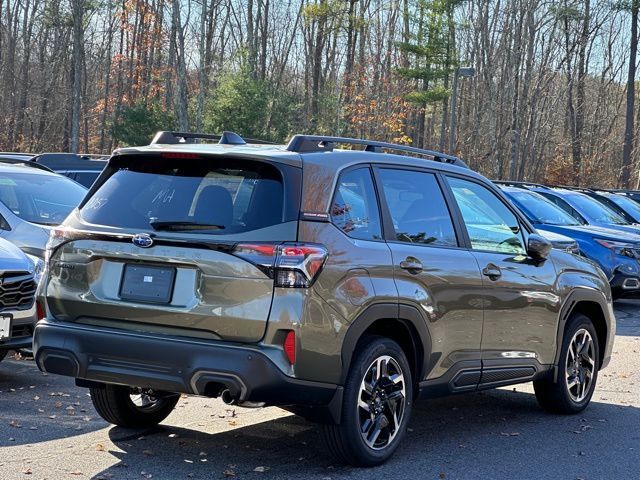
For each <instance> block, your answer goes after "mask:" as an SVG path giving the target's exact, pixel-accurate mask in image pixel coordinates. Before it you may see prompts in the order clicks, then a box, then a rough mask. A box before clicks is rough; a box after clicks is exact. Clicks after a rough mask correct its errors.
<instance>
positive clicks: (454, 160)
mask: <svg viewBox="0 0 640 480" xmlns="http://www.w3.org/2000/svg"><path fill="white" fill-rule="evenodd" d="M336 144H346V145H362V146H364V147H365V148H364V150H365V151H366V152H375V153H381V152H382V151H383V150H395V151H398V152H407V153H415V154H417V155H426V156H429V157H431V159H432V160H435V161H437V162H442V163H450V164H452V165H457V166H459V167H464V168H469V167H468V165H467V164H466V163H464V162H463V161H462V160H460V159H459V158H458V157H456V156H453V155H447V154H446V153H442V152H436V151H433V150H425V149H423V148H417V147H411V146H409V145H400V144H397V143H388V142H378V141H375V140H363V139H360V138H348V137H330V136H324V135H294V136H293V138H292V139H291V140H290V141H289V144H288V145H287V150H289V151H290V152H296V153H314V152H332V151H333V149H334V148H335V145H336Z"/></svg>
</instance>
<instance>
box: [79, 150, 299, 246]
mask: <svg viewBox="0 0 640 480" xmlns="http://www.w3.org/2000/svg"><path fill="white" fill-rule="evenodd" d="M284 198H285V195H284V187H283V180H282V175H281V173H280V171H279V170H278V169H277V168H276V167H274V166H273V165H270V164H266V163H263V162H254V161H248V160H231V159H225V158H214V159H210V158H204V159H161V158H149V157H145V158H141V159H139V160H137V159H136V160H133V161H129V162H127V166H126V168H120V169H118V170H117V171H115V173H113V174H112V175H111V176H110V177H109V178H108V179H107V180H106V181H105V183H103V184H102V185H101V186H100V188H99V189H98V190H97V191H96V192H95V193H94V194H93V196H92V197H91V199H89V200H88V201H87V203H86V204H85V205H84V206H83V207H82V209H81V212H80V215H81V217H82V218H83V220H85V221H86V222H88V223H92V224H98V225H107V226H115V227H120V228H128V229H153V230H166V231H188V232H190V233H206V234H219V235H228V234H233V233H243V232H249V231H253V230H258V229H262V228H266V227H270V226H273V225H278V224H281V223H283V222H284V221H286V220H287V219H286V218H285V211H284V210H285V209H284Z"/></svg>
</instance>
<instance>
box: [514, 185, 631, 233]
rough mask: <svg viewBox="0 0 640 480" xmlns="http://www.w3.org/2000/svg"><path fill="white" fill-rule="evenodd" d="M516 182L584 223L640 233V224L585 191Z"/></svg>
mask: <svg viewBox="0 0 640 480" xmlns="http://www.w3.org/2000/svg"><path fill="white" fill-rule="evenodd" d="M515 183H518V185H519V186H520V187H522V188H526V189H528V190H531V191H533V192H537V193H539V194H540V195H542V196H543V197H545V198H547V199H548V200H550V201H551V202H553V203H554V204H556V205H557V206H558V207H560V208H561V209H562V210H564V211H565V212H567V213H568V214H569V215H571V216H572V217H573V218H575V219H577V220H578V221H579V222H580V223H581V224H583V225H591V226H596V227H605V228H610V229H613V230H618V231H624V232H629V233H635V234H640V226H638V225H634V224H632V223H630V222H628V221H627V220H625V219H624V218H623V217H622V216H621V215H619V214H618V213H616V212H614V211H613V210H611V209H610V208H609V207H607V206H606V205H604V204H602V203H601V202H599V201H598V200H596V199H595V198H593V197H591V196H589V195H586V194H585V193H582V192H579V191H576V190H570V189H568V188H562V187H548V186H545V185H540V184H535V183H525V182H512V184H515Z"/></svg>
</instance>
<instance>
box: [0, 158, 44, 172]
mask: <svg viewBox="0 0 640 480" xmlns="http://www.w3.org/2000/svg"><path fill="white" fill-rule="evenodd" d="M0 163H8V164H11V165H24V166H25V167H31V168H37V169H38V170H44V171H45V172H52V173H53V170H51V169H50V168H49V167H46V166H44V165H42V164H41V163H36V162H32V161H31V160H21V159H18V158H8V157H3V156H2V155H0Z"/></svg>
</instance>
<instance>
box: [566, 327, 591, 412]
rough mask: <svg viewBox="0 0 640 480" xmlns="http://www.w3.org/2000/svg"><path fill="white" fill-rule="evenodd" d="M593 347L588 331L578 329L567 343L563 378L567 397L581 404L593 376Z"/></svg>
mask: <svg viewBox="0 0 640 480" xmlns="http://www.w3.org/2000/svg"><path fill="white" fill-rule="evenodd" d="M595 369H596V361H595V345H594V343H593V337H591V334H590V333H589V331H588V330H586V329H584V328H581V329H579V330H578V331H577V332H576V333H575V334H574V335H573V338H572V339H571V342H570V343H569V350H568V352H567V364H566V371H565V378H566V382H567V389H568V390H569V396H570V397H571V399H572V400H573V401H574V402H576V403H580V402H582V401H583V400H584V399H585V398H587V396H588V395H589V392H590V389H591V384H592V383H593V377H594V375H595Z"/></svg>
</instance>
